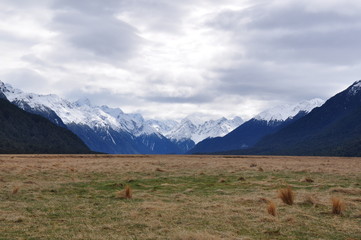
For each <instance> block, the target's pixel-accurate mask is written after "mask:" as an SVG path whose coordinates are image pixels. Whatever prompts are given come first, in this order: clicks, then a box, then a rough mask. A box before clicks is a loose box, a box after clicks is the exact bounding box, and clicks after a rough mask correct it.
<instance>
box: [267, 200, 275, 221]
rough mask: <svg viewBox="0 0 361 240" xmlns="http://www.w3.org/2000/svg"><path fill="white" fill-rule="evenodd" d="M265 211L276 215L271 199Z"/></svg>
mask: <svg viewBox="0 0 361 240" xmlns="http://www.w3.org/2000/svg"><path fill="white" fill-rule="evenodd" d="M267 212H268V214H270V215H272V216H274V217H275V216H276V204H275V203H274V202H273V201H270V202H269V203H268V206H267Z"/></svg>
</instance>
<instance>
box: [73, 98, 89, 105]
mask: <svg viewBox="0 0 361 240" xmlns="http://www.w3.org/2000/svg"><path fill="white" fill-rule="evenodd" d="M74 104H76V105H77V106H79V107H80V106H84V105H86V106H89V107H91V106H92V104H91V102H90V100H89V99H88V98H87V97H83V98H80V99H78V100H77V101H76V102H75V103H74Z"/></svg>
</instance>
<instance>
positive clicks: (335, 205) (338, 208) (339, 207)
mask: <svg viewBox="0 0 361 240" xmlns="http://www.w3.org/2000/svg"><path fill="white" fill-rule="evenodd" d="M331 202H332V213H333V214H337V215H340V214H342V212H343V211H344V210H345V203H344V202H343V201H342V200H341V199H340V198H337V197H333V198H331Z"/></svg>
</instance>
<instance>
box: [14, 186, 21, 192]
mask: <svg viewBox="0 0 361 240" xmlns="http://www.w3.org/2000/svg"><path fill="white" fill-rule="evenodd" d="M19 190H20V187H19V186H17V187H14V189H13V194H17V193H18V192H19Z"/></svg>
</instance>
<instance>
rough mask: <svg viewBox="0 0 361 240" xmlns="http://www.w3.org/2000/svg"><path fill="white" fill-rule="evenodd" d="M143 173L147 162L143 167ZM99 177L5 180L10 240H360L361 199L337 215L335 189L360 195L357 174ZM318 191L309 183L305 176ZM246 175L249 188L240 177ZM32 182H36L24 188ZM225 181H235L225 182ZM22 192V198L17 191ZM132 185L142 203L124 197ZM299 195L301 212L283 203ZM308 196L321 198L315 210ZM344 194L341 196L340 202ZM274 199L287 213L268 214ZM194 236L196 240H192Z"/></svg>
mask: <svg viewBox="0 0 361 240" xmlns="http://www.w3.org/2000/svg"><path fill="white" fill-rule="evenodd" d="M139 164H142V162H139ZM99 171H100V172H98V173H94V174H93V173H92V174H89V173H88V172H86V171H80V172H69V171H67V170H64V169H57V170H55V169H48V170H46V169H45V170H42V172H41V173H40V172H38V173H36V174H34V175H31V176H30V177H29V176H28V177H26V176H27V175H26V174H25V175H23V176H19V178H18V177H17V176H15V175H16V171H15V172H11V171H10V172H7V173H1V176H0V177H1V179H3V180H4V182H1V184H2V188H1V195H0V213H1V215H0V239H2V240H5V239H9V240H10V239H192V238H187V236H188V237H189V236H196V237H194V238H193V239H199V237H197V236H199V235H194V234H196V233H199V232H200V235H202V234H203V235H205V236H206V235H207V234H208V235H209V236H212V237H214V238H215V239H237V238H238V239H335V240H336V239H360V236H361V228H360V226H361V218H360V216H359V215H358V214H360V213H361V202H359V201H353V200H354V199H355V198H357V197H360V196H355V195H345V194H341V195H342V197H343V198H344V199H345V200H346V203H347V208H346V210H345V213H344V215H342V216H335V215H332V214H331V203H330V201H329V199H330V197H331V196H332V193H331V192H330V189H332V188H334V187H343V188H348V187H352V188H355V187H356V188H359V187H360V183H361V181H360V177H359V176H358V175H357V174H350V175H348V176H343V177H342V176H341V175H339V174H333V173H318V172H313V173H311V172H307V173H305V172H297V171H288V170H284V171H267V170H266V171H264V172H260V171H257V170H256V169H251V168H250V169H246V170H242V171H235V172H230V171H224V169H220V170H217V169H213V170H212V171H205V172H204V173H202V174H200V173H198V172H197V171H192V170H191V169H188V168H187V167H184V169H182V168H180V169H179V171H165V172H157V171H153V170H152V169H150V170H149V171H147V170H144V171H143V172H136V171H117V170H115V171H114V172H107V173H105V172H101V171H102V170H99ZM305 175H306V176H307V177H310V178H312V179H313V180H314V181H315V182H314V183H306V182H301V181H300V179H302V177H304V176H305ZM240 176H242V177H244V178H245V181H240V180H238V178H239V177H240ZM29 178H31V180H32V181H33V182H34V183H35V184H33V183H28V184H26V183H25V184H24V182H26V181H28V180H29ZM220 179H224V180H225V182H220V181H219V180H220ZM17 183H22V184H21V187H20V190H19V192H18V193H17V194H12V193H11V190H12V186H14V185H16V184H17ZM126 185H129V186H130V187H131V188H132V189H133V199H117V198H116V197H115V192H116V191H119V190H122V189H123V188H124V186H126ZM288 185H290V186H292V188H293V190H294V191H295V193H296V198H295V199H296V200H295V204H294V205H292V206H287V205H285V204H283V203H282V202H281V201H280V200H279V199H277V190H278V189H279V188H282V187H285V186H288ZM307 194H313V195H315V196H317V197H318V198H319V204H318V205H317V207H314V206H312V205H310V204H305V203H303V201H304V198H305V196H306V195H307ZM338 195H340V194H338ZM264 199H270V200H272V201H274V202H275V203H276V205H277V216H276V217H273V216H270V215H268V213H267V210H266V207H267V204H266V202H265V201H264ZM192 234H193V235H192Z"/></svg>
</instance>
